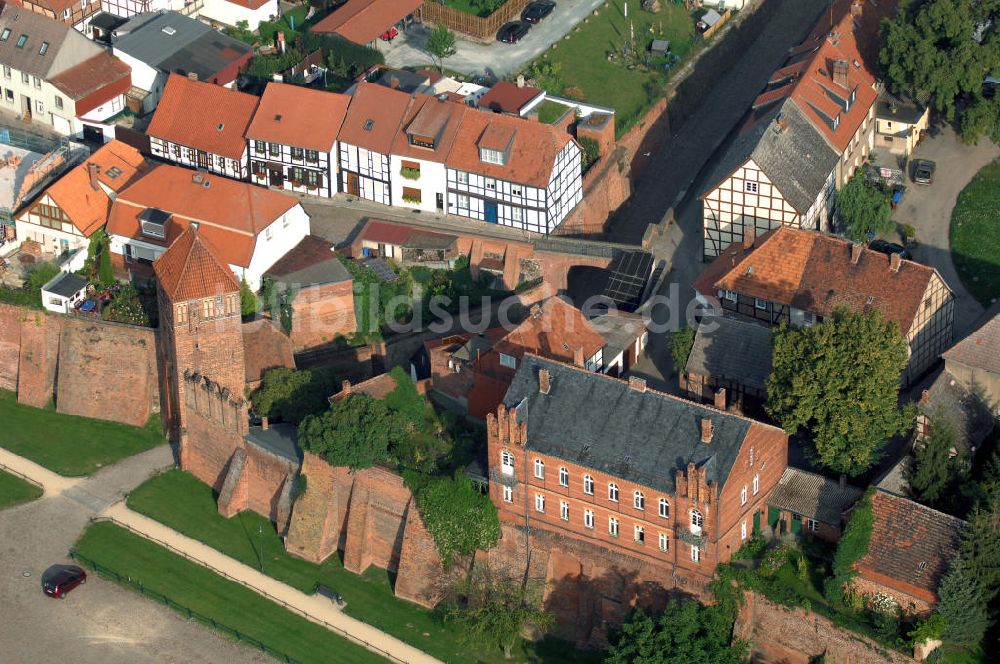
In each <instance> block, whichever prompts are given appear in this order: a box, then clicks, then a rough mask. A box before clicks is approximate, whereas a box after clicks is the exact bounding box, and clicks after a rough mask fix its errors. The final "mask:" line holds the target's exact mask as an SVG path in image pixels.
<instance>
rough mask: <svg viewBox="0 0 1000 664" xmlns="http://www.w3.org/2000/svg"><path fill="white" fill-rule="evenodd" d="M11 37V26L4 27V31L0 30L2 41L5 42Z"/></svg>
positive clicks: (0, 40) (0, 39)
mask: <svg viewBox="0 0 1000 664" xmlns="http://www.w3.org/2000/svg"><path fill="white" fill-rule="evenodd" d="M9 38H10V28H4V29H3V32H0V42H5V41H7V40H8V39H9Z"/></svg>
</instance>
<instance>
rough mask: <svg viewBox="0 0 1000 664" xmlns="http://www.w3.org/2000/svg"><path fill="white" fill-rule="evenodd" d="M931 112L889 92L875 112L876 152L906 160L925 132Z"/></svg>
mask: <svg viewBox="0 0 1000 664" xmlns="http://www.w3.org/2000/svg"><path fill="white" fill-rule="evenodd" d="M929 117H930V109H928V108H925V107H923V106H920V105H918V104H916V103H914V102H912V101H909V100H904V99H900V98H899V97H895V96H893V95H890V94H888V93H886V94H884V95H882V97H880V98H879V100H878V104H876V110H875V149H876V150H886V151H887V152H889V154H896V155H902V156H904V157H909V156H910V154H911V153H912V152H913V148H915V147H917V143H918V142H919V141H920V136H921V134H922V133H923V132H925V131H927V124H928V118H929Z"/></svg>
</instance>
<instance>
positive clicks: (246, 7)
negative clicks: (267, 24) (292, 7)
mask: <svg viewBox="0 0 1000 664" xmlns="http://www.w3.org/2000/svg"><path fill="white" fill-rule="evenodd" d="M198 15H199V16H200V17H201V19H202V20H207V21H210V22H212V23H220V24H222V25H229V26H234V25H236V24H237V23H239V22H240V21H246V22H247V26H248V27H249V29H250V30H251V31H254V30H256V29H257V28H258V27H260V24H261V22H263V21H268V20H271V19H272V18H277V17H278V16H280V15H281V9H280V8H279V6H278V0H205V4H204V5H203V6H202V8H201V10H200V11H199V12H198Z"/></svg>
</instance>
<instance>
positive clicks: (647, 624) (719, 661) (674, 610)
mask: <svg viewBox="0 0 1000 664" xmlns="http://www.w3.org/2000/svg"><path fill="white" fill-rule="evenodd" d="M733 618H734V616H733V613H732V612H731V611H728V610H726V609H724V608H723V607H721V606H718V605H716V606H704V605H702V604H699V603H698V602H696V601H694V600H681V599H672V600H670V602H669V603H668V604H667V608H666V609H665V610H664V611H663V613H661V614H660V615H659V616H656V617H653V616H650V615H649V614H647V613H646V612H645V611H643V610H642V609H637V610H636V611H634V612H633V613H632V615H631V616H630V617H629V619H628V621H627V622H626V623H625V624H624V625H622V628H621V631H620V632H619V634H618V635H617V638H616V639H615V641H614V643H613V645H612V646H611V649H610V650H609V651H608V657H607V659H606V660H605V662H606V664H741V663H742V662H743V661H744V657H745V654H746V647H745V646H744V645H743V644H741V643H737V644H732V631H733Z"/></svg>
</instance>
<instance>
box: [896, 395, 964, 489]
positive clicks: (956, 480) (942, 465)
mask: <svg viewBox="0 0 1000 664" xmlns="http://www.w3.org/2000/svg"><path fill="white" fill-rule="evenodd" d="M931 422H932V424H931V430H930V435H928V436H927V438H925V439H924V440H923V441H921V442H920V443H918V445H917V446H916V449H915V450H914V456H915V460H914V463H913V467H912V468H911V469H910V472H909V477H908V478H907V479H908V481H909V483H910V490H911V491H912V492H913V496H914V498H916V499H917V500H918V501H919V502H921V503H924V504H925V505H929V506H931V507H934V508H939V507H941V506H942V505H943V504H944V503H945V502H946V501H947V499H948V498H950V497H951V496H952V495H953V494H954V493H956V492H957V489H958V487H959V484H960V483H961V481H962V479H963V477H964V476H965V467H964V461H963V460H962V459H961V458H959V457H958V456H955V457H952V455H951V451H952V449H953V448H954V447H955V431H954V429H952V427H951V425H949V424H948V422H947V420H945V419H944V413H942V412H941V411H940V410H938V411H937V412H935V413H934V414H933V417H932V418H931Z"/></svg>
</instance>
